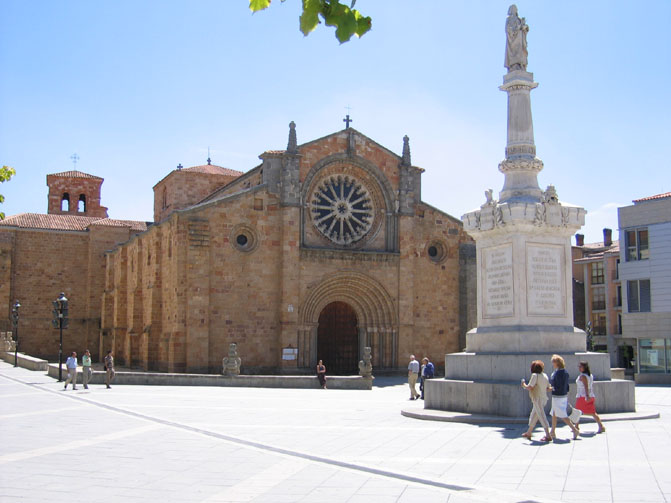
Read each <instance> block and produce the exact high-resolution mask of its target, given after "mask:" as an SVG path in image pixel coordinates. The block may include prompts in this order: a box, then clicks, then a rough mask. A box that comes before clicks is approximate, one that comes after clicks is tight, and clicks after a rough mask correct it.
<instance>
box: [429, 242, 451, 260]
mask: <svg viewBox="0 0 671 503" xmlns="http://www.w3.org/2000/svg"><path fill="white" fill-rule="evenodd" d="M426 254H427V255H428V256H429V258H430V259H431V260H432V261H433V262H442V261H443V260H445V257H447V247H446V246H445V244H444V243H443V242H442V241H431V242H430V243H429V244H428V245H427V246H426Z"/></svg>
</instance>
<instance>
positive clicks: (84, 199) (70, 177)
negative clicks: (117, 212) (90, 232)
mask: <svg viewBox="0 0 671 503" xmlns="http://www.w3.org/2000/svg"><path fill="white" fill-rule="evenodd" d="M103 181H104V180H103V179H102V178H100V177H98V176H95V175H89V174H88V173H83V172H81V171H64V172H62V173H53V174H51V175H47V186H48V187H49V204H48V208H47V213H49V214H50V215H76V216H81V217H97V218H107V208H106V207H104V206H101V205H100V187H101V185H102V183H103Z"/></svg>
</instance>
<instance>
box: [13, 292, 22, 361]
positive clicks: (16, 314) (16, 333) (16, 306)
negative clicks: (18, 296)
mask: <svg viewBox="0 0 671 503" xmlns="http://www.w3.org/2000/svg"><path fill="white" fill-rule="evenodd" d="M20 308H21V304H20V303H19V301H18V300H17V301H16V302H14V305H13V306H12V325H13V326H14V339H15V342H14V366H15V367H17V366H18V358H19V356H18V355H19V309H20Z"/></svg>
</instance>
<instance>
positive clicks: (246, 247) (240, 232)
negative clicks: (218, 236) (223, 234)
mask: <svg viewBox="0 0 671 503" xmlns="http://www.w3.org/2000/svg"><path fill="white" fill-rule="evenodd" d="M230 241H231V244H233V246H234V247H235V248H237V249H238V250H240V251H244V252H250V251H252V250H253V249H254V248H256V245H257V244H258V238H257V237H256V231H255V230H254V229H253V228H252V227H250V226H248V225H244V224H242V225H238V226H236V227H235V228H234V229H233V232H231V238H230Z"/></svg>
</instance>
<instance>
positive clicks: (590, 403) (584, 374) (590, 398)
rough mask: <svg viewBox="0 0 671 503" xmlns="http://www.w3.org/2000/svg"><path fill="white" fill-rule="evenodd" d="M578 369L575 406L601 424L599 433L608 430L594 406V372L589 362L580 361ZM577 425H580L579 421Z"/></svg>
mask: <svg viewBox="0 0 671 503" xmlns="http://www.w3.org/2000/svg"><path fill="white" fill-rule="evenodd" d="M578 370H580V375H579V376H578V378H577V379H576V380H575V383H576V394H575V397H576V400H575V408H576V409H578V410H579V411H581V412H582V413H583V414H587V415H589V416H592V417H593V418H594V420H595V421H596V422H597V424H598V425H599V431H597V433H603V432H604V431H606V428H605V427H604V426H603V423H602V422H601V418H600V417H599V415H598V414H597V413H596V408H595V407H594V404H595V402H596V399H595V398H596V397H595V396H594V387H593V383H594V379H593V378H592V372H591V371H590V369H589V363H587V362H580V363H579V364H578ZM576 426H578V424H577V423H576Z"/></svg>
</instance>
